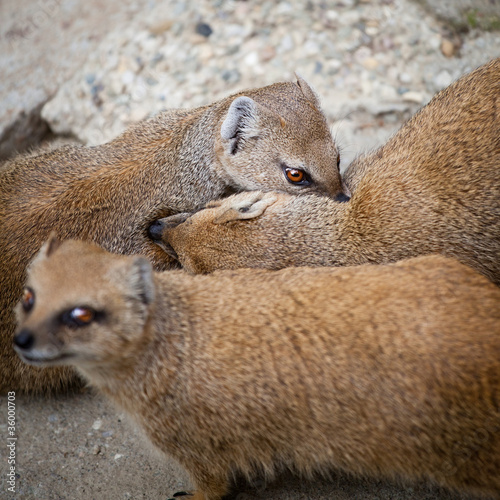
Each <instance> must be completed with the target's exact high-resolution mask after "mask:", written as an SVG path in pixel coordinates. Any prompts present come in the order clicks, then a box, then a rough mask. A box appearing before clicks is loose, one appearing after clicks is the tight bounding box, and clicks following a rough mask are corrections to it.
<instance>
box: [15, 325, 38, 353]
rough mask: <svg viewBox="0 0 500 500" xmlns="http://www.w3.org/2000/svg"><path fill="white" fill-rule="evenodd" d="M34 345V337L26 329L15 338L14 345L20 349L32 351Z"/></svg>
mask: <svg viewBox="0 0 500 500" xmlns="http://www.w3.org/2000/svg"><path fill="white" fill-rule="evenodd" d="M34 343H35V337H34V335H33V334H32V333H31V332H30V331H29V330H28V329H26V328H24V329H23V330H21V331H20V332H19V333H18V334H17V335H16V336H15V337H14V344H15V345H16V346H17V347H19V348H20V349H25V350H28V349H31V348H32V347H33V344H34Z"/></svg>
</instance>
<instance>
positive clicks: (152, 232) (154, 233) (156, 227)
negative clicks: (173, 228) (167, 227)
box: [148, 219, 164, 241]
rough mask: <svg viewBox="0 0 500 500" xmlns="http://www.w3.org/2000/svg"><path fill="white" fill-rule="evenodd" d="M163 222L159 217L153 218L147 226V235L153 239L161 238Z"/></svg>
mask: <svg viewBox="0 0 500 500" xmlns="http://www.w3.org/2000/svg"><path fill="white" fill-rule="evenodd" d="M163 227H164V226H163V222H162V221H161V219H158V220H155V221H154V222H153V223H152V224H151V225H150V226H149V228H148V236H149V237H150V238H151V239H152V240H153V241H158V240H161V237H162V234H163Z"/></svg>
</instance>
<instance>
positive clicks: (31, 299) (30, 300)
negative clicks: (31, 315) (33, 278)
mask: <svg viewBox="0 0 500 500" xmlns="http://www.w3.org/2000/svg"><path fill="white" fill-rule="evenodd" d="M34 304H35V292H34V291H33V290H32V289H31V288H29V287H26V288H25V289H24V292H23V298H22V299H21V305H22V307H23V310H24V311H25V312H30V311H31V309H33V306H34Z"/></svg>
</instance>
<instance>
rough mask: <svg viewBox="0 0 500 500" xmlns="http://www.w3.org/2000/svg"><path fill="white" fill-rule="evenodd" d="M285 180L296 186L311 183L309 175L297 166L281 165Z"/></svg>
mask: <svg viewBox="0 0 500 500" xmlns="http://www.w3.org/2000/svg"><path fill="white" fill-rule="evenodd" d="M283 172H284V174H285V177H286V180H287V181H288V182H290V184H295V185H296V186H309V184H311V183H312V181H311V179H310V178H309V176H308V175H307V174H306V173H305V172H304V171H303V170H300V169H298V168H290V167H283Z"/></svg>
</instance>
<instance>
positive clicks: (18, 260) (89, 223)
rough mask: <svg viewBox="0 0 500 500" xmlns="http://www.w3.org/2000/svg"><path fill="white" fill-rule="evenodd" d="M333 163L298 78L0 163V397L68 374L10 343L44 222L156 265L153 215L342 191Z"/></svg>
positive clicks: (320, 118)
mask: <svg viewBox="0 0 500 500" xmlns="http://www.w3.org/2000/svg"><path fill="white" fill-rule="evenodd" d="M337 162H338V151H337V148H336V146H335V144H334V142H333V140H332V137H331V135H330V131H329V128H328V126H327V123H326V120H325V117H324V115H323V114H322V112H321V110H320V105H319V102H318V99H317V97H316V96H315V94H314V93H313V91H312V90H311V89H310V87H309V86H308V85H307V83H306V82H305V81H304V80H302V79H300V78H299V79H298V81H297V83H277V84H274V85H270V86H268V87H264V88H260V89H254V90H248V91H246V92H242V93H240V94H237V95H233V96H231V97H228V98H226V99H223V100H222V101H219V102H216V103H215V104H212V105H210V106H205V107H202V108H198V109H194V110H172V111H167V112H165V113H162V114H160V115H158V116H157V117H155V118H152V119H150V120H148V121H145V122H142V123H140V124H138V125H136V126H135V127H133V128H131V129H130V130H128V131H126V132H125V133H124V134H122V135H121V136H119V137H118V138H117V139H115V140H113V141H111V142H110V143H108V144H104V145H102V146H97V147H74V146H68V147H64V148H61V149H57V150H54V151H50V152H45V153H41V154H35V155H31V156H29V155H28V156H21V157H19V158H16V159H14V160H13V161H11V162H8V163H7V164H5V165H3V166H2V167H0V255H1V259H0V289H1V291H2V293H1V299H0V356H1V363H0V393H4V392H6V391H8V390H21V389H22V390H28V391H42V390H48V391H50V390H51V389H55V388H57V387H60V386H64V384H65V383H66V382H67V381H68V374H67V373H63V372H61V371H60V370H59V371H54V370H46V371H44V372H41V371H37V370H33V369H31V368H30V369H26V367H23V366H22V365H21V364H20V363H19V360H18V359H17V356H15V353H14V352H13V351H12V347H11V343H12V336H13V333H14V328H15V325H14V316H13V312H12V308H13V306H14V304H15V303H16V302H17V301H18V300H19V297H20V294H21V291H22V285H23V282H24V278H25V269H26V265H27V264H28V262H29V261H30V259H31V258H32V257H33V255H34V254H35V253H36V252H37V251H38V250H39V249H40V246H41V244H42V243H43V241H45V240H46V239H47V237H48V235H49V234H50V232H51V231H52V230H56V231H57V234H58V235H59V236H60V237H61V238H63V239H66V238H78V239H83V240H91V241H94V242H97V243H98V244H100V245H101V246H103V247H104V248H106V249H108V250H110V251H112V252H117V253H141V254H144V255H146V256H147V257H148V258H149V259H150V261H151V262H152V263H153V264H154V266H155V267H156V268H157V269H165V268H167V267H169V266H170V265H172V263H173V262H175V261H173V259H171V258H170V257H169V256H168V255H167V254H165V253H164V252H163V251H161V249H160V248H159V247H158V246H156V245H155V244H154V243H153V242H152V241H151V239H150V238H149V237H148V234H147V233H148V227H149V226H150V225H151V223H152V222H153V221H154V220H155V219H157V218H159V217H163V216H167V215H171V214H175V213H177V212H184V211H187V210H194V209H196V208H198V207H200V206H202V205H204V204H205V203H206V202H208V201H209V200H212V199H216V198H220V197H222V196H224V195H227V193H228V192H234V191H240V190H246V189H256V188H260V189H277V190H280V191H284V192H293V193H299V192H301V193H304V192H317V193H324V194H330V195H332V196H333V195H336V194H337V193H339V192H340V191H341V179H340V174H339V170H338V165H337Z"/></svg>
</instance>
